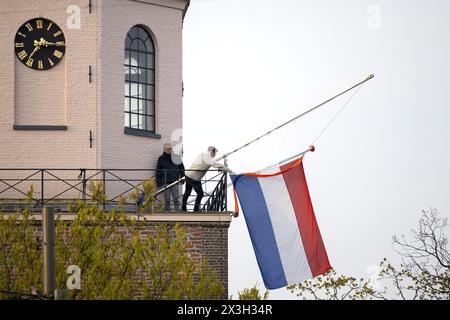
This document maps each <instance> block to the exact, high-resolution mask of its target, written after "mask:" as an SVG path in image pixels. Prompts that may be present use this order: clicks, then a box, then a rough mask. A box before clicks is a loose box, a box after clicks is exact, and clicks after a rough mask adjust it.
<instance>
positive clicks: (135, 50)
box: [123, 25, 160, 138]
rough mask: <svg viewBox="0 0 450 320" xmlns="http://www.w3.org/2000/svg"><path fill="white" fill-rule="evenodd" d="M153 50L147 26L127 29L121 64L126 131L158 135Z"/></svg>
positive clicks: (151, 38) (155, 136) (150, 135)
mask: <svg viewBox="0 0 450 320" xmlns="http://www.w3.org/2000/svg"><path fill="white" fill-rule="evenodd" d="M155 51H156V50H155V42H154V41H153V37H152V35H151V33H150V32H149V31H148V29H147V28H145V27H144V26H142V25H135V26H133V27H132V28H130V30H129V31H128V32H127V34H126V37H125V41H124V63H123V66H124V76H125V81H124V84H125V85H124V95H123V96H124V120H123V121H124V127H125V131H124V132H125V133H126V134H134V135H139V136H146V137H152V138H160V135H158V134H157V133H156V123H157V121H156V116H157V115H156V52H155ZM134 57H136V58H137V61H136V60H135V59H133V58H134ZM132 59H133V60H132ZM141 59H144V61H140V60H141Z"/></svg>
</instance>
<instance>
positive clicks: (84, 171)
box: [81, 169, 86, 203]
mask: <svg viewBox="0 0 450 320" xmlns="http://www.w3.org/2000/svg"><path fill="white" fill-rule="evenodd" d="M81 170H82V174H83V201H84V202H85V203H86V169H81Z"/></svg>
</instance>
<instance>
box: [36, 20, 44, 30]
mask: <svg viewBox="0 0 450 320" xmlns="http://www.w3.org/2000/svg"><path fill="white" fill-rule="evenodd" d="M43 24H44V21H42V20H36V28H37V29H42V27H43Z"/></svg>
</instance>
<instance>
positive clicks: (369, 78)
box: [217, 74, 375, 161]
mask: <svg viewBox="0 0 450 320" xmlns="http://www.w3.org/2000/svg"><path fill="white" fill-rule="evenodd" d="M374 77H375V76H374V75H373V74H371V75H369V76H368V77H367V78H366V79H364V80H362V81H360V82H358V83H357V84H355V85H353V86H351V87H350V88H348V89H346V90H344V91H342V92H340V93H338V94H337V95H335V96H333V97H331V98H329V99H327V100H325V101H324V102H321V103H319V104H318V105H316V106H314V107H312V108H310V109H308V110H306V111H305V112H303V113H301V114H299V115H298V116H295V117H294V118H292V119H290V120H288V121H286V122H283V123H282V124H280V125H279V126H277V127H275V128H274V129H272V130H269V131H267V132H266V133H264V134H262V135H260V136H259V137H257V138H255V139H253V140H251V141H250V142H247V143H246V144H244V145H242V146H240V147H239V148H237V149H234V150H233V151H231V152H228V153H225V154H224V155H222V156H220V157H219V158H217V161H220V160H222V159H225V158H227V157H228V156H230V155H231V154H233V153H236V152H238V151H239V150H241V149H243V148H245V147H248V146H249V145H251V144H253V143H255V142H256V141H258V140H259V139H261V138H264V137H265V136H267V135H269V134H271V133H272V132H274V131H276V130H278V129H280V128H282V127H284V126H286V125H288V124H289V123H291V122H293V121H295V120H297V119H299V118H301V117H303V116H305V115H307V114H308V113H310V112H312V111H314V110H316V109H318V108H320V107H322V106H323V105H325V104H327V103H328V102H331V101H333V100H334V99H336V98H338V97H340V96H342V95H343V94H345V93H347V92H349V91H351V90H353V89H355V88H356V87H359V86H360V85H362V84H364V83H366V82H367V81H369V80H371V79H373V78H374Z"/></svg>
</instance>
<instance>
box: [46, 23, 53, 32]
mask: <svg viewBox="0 0 450 320" xmlns="http://www.w3.org/2000/svg"><path fill="white" fill-rule="evenodd" d="M52 25H53V22H50V24H49V25H48V27H47V31H49V30H50V28H51V27H52Z"/></svg>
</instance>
